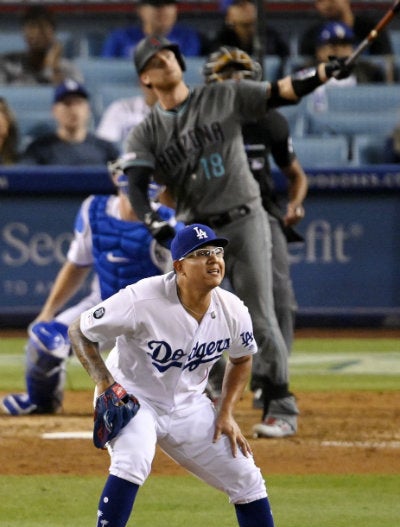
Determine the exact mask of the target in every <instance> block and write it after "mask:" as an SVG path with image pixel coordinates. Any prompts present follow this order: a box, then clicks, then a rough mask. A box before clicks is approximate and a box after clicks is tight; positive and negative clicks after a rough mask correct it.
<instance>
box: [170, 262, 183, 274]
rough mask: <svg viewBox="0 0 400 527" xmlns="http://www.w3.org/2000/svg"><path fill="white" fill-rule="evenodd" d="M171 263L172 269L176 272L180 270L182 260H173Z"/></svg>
mask: <svg viewBox="0 0 400 527" xmlns="http://www.w3.org/2000/svg"><path fill="white" fill-rule="evenodd" d="M172 265H173V266H174V270H175V273H176V274H178V273H180V272H182V261H180V260H175V261H174V262H172Z"/></svg>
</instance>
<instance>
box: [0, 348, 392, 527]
mask: <svg viewBox="0 0 400 527" xmlns="http://www.w3.org/2000/svg"><path fill="white" fill-rule="evenodd" d="M24 342H25V341H24V339H2V340H1V341H0V369H1V376H0V390H3V391H7V390H19V389H21V390H23V389H24V380H23V370H24V352H23V346H24ZM399 346H400V344H399V341H398V340H395V339H379V340H376V339H373V340H367V339H360V340H354V339H332V340H330V339H297V340H296V342H295V347H294V351H293V354H292V358H291V372H292V374H291V384H292V388H293V390H295V391H296V390H304V391H315V390H324V391H328V390H330V391H335V390H342V389H344V390H349V389H353V390H395V389H398V386H399V374H398V371H399V370H398V369H396V368H398V364H397V363H399V362H400V361H399V360H398V357H400V356H399V355H398V352H399V351H400V350H399ZM371 369H372V371H371ZM364 370H365V371H367V372H368V373H365V372H364V373H363V371H364ZM391 371H392V372H393V373H390V372H391ZM92 388H93V384H92V381H91V380H90V379H89V377H88V376H87V374H86V372H85V371H84V370H83V368H82V366H81V365H80V364H79V363H78V362H77V361H76V360H72V361H70V362H69V364H68V383H67V389H73V390H78V389H92ZM2 455H7V453H6V452H4V450H3V453H2ZM77 455H79V452H78V453H77ZM83 466H84V460H83ZM321 472H323V467H321ZM105 478H106V474H105V475H104V477H82V476H81V477H74V476H62V475H60V476H45V475H41V476H20V477H18V476H9V475H7V476H2V475H1V465H0V496H1V502H0V503H1V504H0V525H1V527H76V526H78V525H79V526H83V525H94V524H95V522H96V510H97V502H98V498H99V495H100V493H101V489H102V487H103V484H104V481H105ZM267 484H268V489H269V495H270V500H271V504H272V507H273V512H274V517H275V523H276V527H350V526H351V527H378V526H379V527H394V526H395V525H397V524H398V521H399V517H400V500H399V499H398V494H399V492H398V490H399V488H400V475H399V476H394V475H384V474H382V475H352V476H348V475H340V476H328V475H324V474H321V475H312V476H283V475H279V476H269V477H267ZM135 525H136V526H140V527H164V526H165V525H171V526H173V527H188V526H189V525H190V527H204V525H207V526H208V527H232V526H233V525H236V520H235V513H234V508H233V507H232V506H230V505H229V504H228V501H227V498H226V496H225V495H224V494H222V493H220V492H218V491H215V490H214V489H211V488H209V487H208V486H206V485H204V484H203V483H201V482H199V481H198V480H197V479H195V478H193V477H190V476H184V477H182V476H174V477H169V476H151V477H150V478H149V480H148V481H147V482H146V484H145V485H144V487H143V488H142V489H141V490H140V493H139V495H138V499H137V503H136V504H135V509H134V513H133V515H132V517H131V519H130V522H129V527H134V526H135Z"/></svg>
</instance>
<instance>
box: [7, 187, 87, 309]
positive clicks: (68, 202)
mask: <svg viewBox="0 0 400 527" xmlns="http://www.w3.org/2000/svg"><path fill="white" fill-rule="evenodd" d="M80 201H81V200H80V198H78V197H71V198H69V197H63V198H60V197H57V196H49V197H43V198H42V197H38V196H35V199H32V197H29V196H13V197H4V196H2V197H1V205H0V207H1V233H0V234H1V236H0V291H1V294H0V313H7V314H12V313H18V314H20V313H22V314H31V313H32V314H36V313H37V312H38V311H39V310H40V308H41V306H42V305H43V302H44V300H45V299H46V297H47V295H48V293H49V291H50V288H51V286H52V284H53V281H54V279H55V277H56V275H57V272H58V271H59V269H60V267H61V266H62V264H63V263H64V261H65V255H66V253H67V251H68V247H69V244H70V241H71V239H72V236H73V227H74V222H75V215H76V214H77V212H78V210H79V205H80Z"/></svg>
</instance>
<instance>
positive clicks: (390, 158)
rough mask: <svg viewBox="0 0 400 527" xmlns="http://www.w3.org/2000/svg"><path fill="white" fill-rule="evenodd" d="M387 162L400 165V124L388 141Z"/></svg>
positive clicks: (386, 147) (386, 149)
mask: <svg viewBox="0 0 400 527" xmlns="http://www.w3.org/2000/svg"><path fill="white" fill-rule="evenodd" d="M385 162H386V163H400V124H398V125H397V126H396V128H395V129H394V130H393V132H392V134H391V135H390V137H388V139H387V141H386V145H385Z"/></svg>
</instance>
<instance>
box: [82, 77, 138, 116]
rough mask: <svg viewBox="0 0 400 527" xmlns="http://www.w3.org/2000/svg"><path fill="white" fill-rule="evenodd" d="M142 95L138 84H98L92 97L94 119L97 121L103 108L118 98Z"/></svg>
mask: <svg viewBox="0 0 400 527" xmlns="http://www.w3.org/2000/svg"><path fill="white" fill-rule="evenodd" d="M136 95H143V92H142V90H141V88H140V86H137V85H132V84H116V85H114V84H102V85H101V86H98V87H97V89H96V91H95V92H94V95H93V97H92V109H93V112H94V116H95V120H96V121H98V120H99V119H100V117H101V115H102V113H103V112H104V110H105V109H106V108H107V107H108V106H109V105H110V104H111V103H112V102H113V101H116V100H118V99H126V98H128V97H134V96H136Z"/></svg>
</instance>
